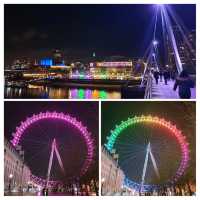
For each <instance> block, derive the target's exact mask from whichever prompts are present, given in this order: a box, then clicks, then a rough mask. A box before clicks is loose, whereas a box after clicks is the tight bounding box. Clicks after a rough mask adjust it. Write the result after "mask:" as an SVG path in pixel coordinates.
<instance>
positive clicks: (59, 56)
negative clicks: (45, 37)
mask: <svg viewBox="0 0 200 200" xmlns="http://www.w3.org/2000/svg"><path fill="white" fill-rule="evenodd" d="M53 65H64V58H63V53H62V52H61V50H58V49H56V50H54V51H53Z"/></svg>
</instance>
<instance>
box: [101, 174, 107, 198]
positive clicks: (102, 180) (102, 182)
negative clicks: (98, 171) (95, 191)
mask: <svg viewBox="0 0 200 200" xmlns="http://www.w3.org/2000/svg"><path fill="white" fill-rule="evenodd" d="M105 181H106V179H105V178H104V177H103V178H102V179H101V194H102V195H103V186H104V183H105Z"/></svg>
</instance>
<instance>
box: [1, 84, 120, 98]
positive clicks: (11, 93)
mask: <svg viewBox="0 0 200 200" xmlns="http://www.w3.org/2000/svg"><path fill="white" fill-rule="evenodd" d="M5 98H27V99H28V98H40V99H120V98H121V93H120V91H111V90H104V89H100V90H99V89H89V88H87V89H81V88H55V87H44V86H37V87H29V88H10V87H7V88H5Z"/></svg>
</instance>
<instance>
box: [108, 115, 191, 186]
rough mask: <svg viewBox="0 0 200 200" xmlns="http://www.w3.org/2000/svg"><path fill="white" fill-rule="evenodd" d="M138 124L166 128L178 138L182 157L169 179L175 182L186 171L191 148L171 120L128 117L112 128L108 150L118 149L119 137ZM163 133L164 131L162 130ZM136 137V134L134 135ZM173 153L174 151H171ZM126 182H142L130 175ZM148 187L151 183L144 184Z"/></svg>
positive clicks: (154, 117)
mask: <svg viewBox="0 0 200 200" xmlns="http://www.w3.org/2000/svg"><path fill="white" fill-rule="evenodd" d="M137 124H141V125H142V126H145V125H147V124H149V125H154V126H159V127H162V128H164V129H165V130H166V131H167V132H168V133H169V134H170V135H171V136H172V137H173V138H175V139H176V141H177V143H178V144H179V147H180V151H181V158H180V163H179V166H178V168H177V170H176V172H175V173H174V175H173V177H171V179H170V180H167V181H168V183H174V182H176V181H177V180H178V179H179V178H180V177H181V176H182V175H183V174H184V172H185V170H186V168H187V166H188V161H189V148H188V145H189V144H188V143H187V141H186V137H185V136H184V135H183V134H182V132H181V131H180V130H179V129H177V128H176V126H175V125H173V124H172V123H171V122H170V121H167V120H165V119H161V118H158V117H156V116H150V115H149V116H143V115H142V116H135V117H133V118H128V120H126V121H122V122H121V123H120V124H119V125H116V127H115V128H114V130H111V134H110V136H109V137H108V138H107V140H108V141H107V143H106V144H105V146H106V148H107V149H108V151H110V152H112V151H113V149H116V150H117V148H118V147H117V146H115V144H116V141H117V139H118V138H119V137H120V136H121V135H123V133H124V131H125V130H126V129H127V128H128V127H129V128H130V127H132V128H133V129H134V128H135V127H136V125H137ZM147 132H148V130H147ZM160 134H162V131H161V132H160ZM133 137H134V136H133ZM171 154H173V152H171ZM125 184H129V186H130V185H131V184H132V186H133V187H135V188H140V184H139V183H137V182H135V181H134V180H130V179H129V178H128V177H126V179H125ZM144 187H146V188H148V187H149V188H150V187H151V186H150V185H144Z"/></svg>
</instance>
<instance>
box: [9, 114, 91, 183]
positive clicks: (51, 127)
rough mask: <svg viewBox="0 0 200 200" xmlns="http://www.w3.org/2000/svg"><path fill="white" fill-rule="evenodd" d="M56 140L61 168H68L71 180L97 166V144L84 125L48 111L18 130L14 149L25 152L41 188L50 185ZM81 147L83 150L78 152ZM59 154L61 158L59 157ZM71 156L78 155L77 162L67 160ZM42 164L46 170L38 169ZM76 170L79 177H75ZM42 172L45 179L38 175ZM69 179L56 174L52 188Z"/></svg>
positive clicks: (67, 175)
mask: <svg viewBox="0 0 200 200" xmlns="http://www.w3.org/2000/svg"><path fill="white" fill-rule="evenodd" d="M55 138H56V142H57V144H54V143H53V144H54V146H53V148H54V149H53V150H55V151H56V156H57V158H58V161H59V164H60V163H61V167H63V168H65V171H66V177H67V178H72V177H81V176H83V175H85V174H86V172H87V171H88V169H89V167H90V166H91V164H92V162H93V158H94V141H93V139H92V137H91V133H90V132H89V131H88V130H87V127H85V126H84V125H83V124H82V122H80V121H78V120H77V119H76V118H73V117H71V116H70V115H68V114H64V113H58V112H48V111H47V112H41V113H39V114H34V115H33V116H32V117H30V118H27V119H26V120H25V121H22V122H21V124H20V126H19V127H17V128H16V131H15V132H14V133H13V138H12V140H11V143H12V144H13V146H14V147H16V148H19V145H20V146H22V148H23V149H24V150H25V156H27V159H26V160H27V162H29V166H33V169H31V170H32V175H31V178H32V181H33V182H34V183H35V184H37V185H40V186H45V185H46V184H47V183H46V182H47V181H46V173H47V167H48V162H49V155H50V150H51V142H52V140H55ZM77 145H79V147H80V148H77ZM80 149H81V150H80ZM58 151H59V153H60V155H58V154H59V153H58ZM29 152H31V154H32V153H33V152H34V155H31V154H30V153H29ZM69 154H72V155H76V156H74V158H73V161H74V162H69V160H67V158H68V156H67V155H69ZM33 159H34V162H33ZM61 159H62V161H63V163H62V161H61ZM38 162H41V163H44V165H43V166H44V168H43V169H39V170H38V169H37V164H38ZM54 168H55V169H57V170H59V169H58V168H59V167H58V166H54ZM72 168H73V169H76V170H75V171H76V174H72ZM70 170H71V171H70ZM38 171H40V173H42V176H41V175H38V174H39V173H38ZM66 177H63V175H62V174H61V175H60V176H59V177H56V176H55V173H54V174H52V177H51V179H50V180H49V181H48V186H49V187H50V186H52V187H53V186H54V185H56V184H61V183H62V181H64V180H62V178H63V179H66Z"/></svg>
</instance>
